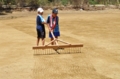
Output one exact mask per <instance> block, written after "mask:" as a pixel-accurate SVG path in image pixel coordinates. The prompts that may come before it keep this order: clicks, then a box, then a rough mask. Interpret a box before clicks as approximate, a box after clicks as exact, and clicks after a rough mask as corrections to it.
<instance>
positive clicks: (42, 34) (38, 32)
mask: <svg viewBox="0 0 120 79" xmlns="http://www.w3.org/2000/svg"><path fill="white" fill-rule="evenodd" d="M45 37H46V34H45V31H41V30H39V29H37V38H45Z"/></svg>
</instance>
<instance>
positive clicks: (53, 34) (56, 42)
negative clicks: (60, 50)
mask: <svg viewBox="0 0 120 79" xmlns="http://www.w3.org/2000/svg"><path fill="white" fill-rule="evenodd" d="M50 33H51V35H52V37H53V39H54V40H53V42H54V41H55V43H56V45H58V42H57V41H56V38H55V36H54V34H53V32H52V31H50Z"/></svg>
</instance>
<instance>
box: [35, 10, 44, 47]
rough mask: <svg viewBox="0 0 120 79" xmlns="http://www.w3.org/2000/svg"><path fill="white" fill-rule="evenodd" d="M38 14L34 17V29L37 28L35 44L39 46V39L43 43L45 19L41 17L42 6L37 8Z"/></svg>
mask: <svg viewBox="0 0 120 79" xmlns="http://www.w3.org/2000/svg"><path fill="white" fill-rule="evenodd" d="M37 12H38V15H37V17H36V30H37V46H39V41H40V39H41V41H42V45H44V43H45V37H46V32H45V25H44V24H46V22H45V19H44V18H43V17H42V15H43V12H44V10H43V9H42V8H38V9H37Z"/></svg>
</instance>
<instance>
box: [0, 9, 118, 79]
mask: <svg viewBox="0 0 120 79" xmlns="http://www.w3.org/2000/svg"><path fill="white" fill-rule="evenodd" d="M50 13H51V11H45V12H44V15H43V16H44V18H47V16H48V14H50ZM36 15H37V14H36V12H20V13H19V12H14V13H13V14H9V15H0V40H1V41H0V79H120V76H119V75H120V10H105V11H96V12H93V11H91V12H86V11H82V12H80V11H59V14H58V15H59V19H60V20H59V24H60V30H61V36H60V39H62V40H65V41H67V42H70V43H83V44H84V47H83V48H82V53H72V54H64V53H63V54H57V53H56V54H52V55H34V51H33V50H32V47H33V46H35V45H36V29H35V28H36V24H35V20H36ZM46 31H47V35H46V43H48V42H49V38H48V30H47V28H46Z"/></svg>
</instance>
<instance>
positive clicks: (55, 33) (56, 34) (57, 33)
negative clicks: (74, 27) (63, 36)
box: [49, 32, 60, 38]
mask: <svg viewBox="0 0 120 79" xmlns="http://www.w3.org/2000/svg"><path fill="white" fill-rule="evenodd" d="M53 34H54V36H55V37H58V36H60V32H53ZM49 37H50V38H52V34H51V33H50V32H49Z"/></svg>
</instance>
